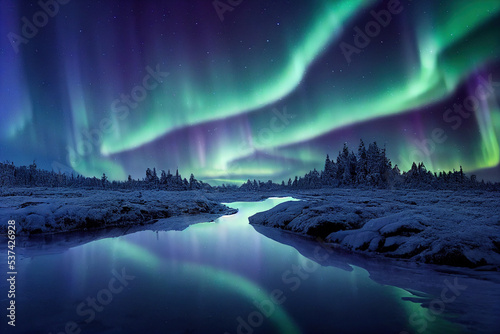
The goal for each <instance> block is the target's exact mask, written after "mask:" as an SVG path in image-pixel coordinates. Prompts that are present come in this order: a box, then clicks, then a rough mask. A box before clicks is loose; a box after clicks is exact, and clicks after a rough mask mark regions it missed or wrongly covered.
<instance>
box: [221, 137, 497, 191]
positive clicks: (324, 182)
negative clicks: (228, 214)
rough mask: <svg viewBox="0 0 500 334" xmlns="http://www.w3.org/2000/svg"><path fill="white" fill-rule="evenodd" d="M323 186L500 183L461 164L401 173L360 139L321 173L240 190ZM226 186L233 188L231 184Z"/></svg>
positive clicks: (490, 187) (486, 187)
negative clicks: (355, 148)
mask: <svg viewBox="0 0 500 334" xmlns="http://www.w3.org/2000/svg"><path fill="white" fill-rule="evenodd" d="M323 187H345V188H351V187H355V188H382V189H383V188H390V189H429V190H431V189H484V190H500V184H499V183H491V182H484V181H483V180H482V181H480V182H478V181H477V179H476V176H475V175H471V176H470V177H469V176H467V175H466V174H465V173H464V172H463V170H462V167H461V166H460V170H459V171H456V170H453V171H448V172H439V173H436V172H434V173H433V172H430V171H428V170H427V169H426V167H425V165H424V164H423V163H422V162H421V163H418V164H417V163H415V162H414V163H413V165H412V167H411V169H410V170H409V171H407V172H402V173H401V171H400V169H399V167H398V166H397V165H395V166H392V163H391V161H390V159H389V158H388V157H387V155H386V150H385V147H384V148H380V147H378V145H377V143H376V142H373V143H371V144H369V145H368V148H366V147H365V144H364V142H363V140H360V144H359V147H358V151H357V154H356V153H354V152H353V151H350V150H349V148H348V146H347V144H344V147H343V149H342V151H340V152H339V154H338V156H337V158H336V159H334V160H332V159H330V157H329V155H327V156H326V159H325V166H324V169H323V170H322V171H321V172H318V171H317V170H316V169H314V170H312V171H310V172H309V173H307V174H305V175H304V176H301V177H297V176H296V177H295V179H294V180H292V179H288V182H285V181H282V182H281V185H280V184H276V183H272V182H271V181H268V182H265V183H264V182H261V181H256V180H253V181H250V180H248V181H247V182H246V183H244V184H243V185H242V186H241V187H240V189H243V190H253V191H255V190H274V189H314V188H323ZM224 188H228V189H234V187H231V186H224Z"/></svg>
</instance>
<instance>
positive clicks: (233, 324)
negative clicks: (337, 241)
mask: <svg viewBox="0 0 500 334" xmlns="http://www.w3.org/2000/svg"><path fill="white" fill-rule="evenodd" d="M288 200H292V199H291V198H271V199H268V200H266V201H263V202H247V203H245V202H239V203H231V204H230V205H229V206H231V207H235V208H238V209H239V210H240V211H239V213H238V214H236V215H232V216H225V217H221V218H220V219H218V220H217V221H215V222H214V223H202V224H196V225H191V226H190V227H188V228H187V229H186V230H184V231H160V232H153V231H141V232H137V233H134V234H129V235H125V236H121V237H117V238H107V239H102V240H98V241H93V242H90V243H87V244H84V245H80V246H77V247H74V248H70V249H67V250H64V251H63V252H59V253H55V254H49V255H36V254H35V255H30V257H24V258H18V268H17V269H18V272H19V275H18V282H17V292H18V293H17V298H16V303H17V305H18V307H17V318H16V320H17V321H16V324H17V326H16V328H15V330H14V331H13V330H12V328H9V329H8V330H9V333H53V334H56V333H221V334H223V333H231V334H233V333H283V334H285V333H286V334H294V333H315V334H318V333H400V332H403V333H404V331H407V332H417V330H418V329H419V327H417V326H418V325H421V324H419V323H418V322H417V323H413V324H412V323H411V321H410V320H409V318H410V315H412V314H415V312H421V311H419V310H421V309H422V308H421V307H420V305H419V304H418V303H414V302H411V301H405V300H403V299H402V298H403V297H409V296H411V295H410V293H408V292H407V291H405V290H403V289H399V288H396V287H392V286H388V285H380V284H378V283H376V282H374V281H372V280H371V279H370V278H369V275H368V273H367V271H365V270H364V269H362V268H359V267H353V268H354V270H352V271H346V270H342V269H339V268H335V267H326V266H320V265H318V263H316V262H313V261H311V260H309V259H307V258H305V257H304V256H302V255H301V254H300V253H299V252H298V251H297V250H296V249H295V248H293V247H290V246H287V245H284V244H281V243H278V242H276V241H274V240H272V239H269V238H267V237H265V236H264V235H262V234H260V233H258V232H257V231H256V230H255V229H254V228H253V227H252V226H251V225H249V224H248V217H249V216H251V215H253V214H255V213H257V212H259V211H264V210H268V209H270V208H272V207H274V206H275V205H278V204H279V203H282V202H284V201H288ZM325 254H326V253H323V252H318V256H322V255H325ZM2 270H3V267H2ZM1 284H2V285H1V289H2V290H1V291H2V297H1V298H0V300H1V301H2V305H6V304H5V303H6V298H5V296H4V291H6V289H7V287H6V285H5V283H4V282H2V283H1ZM2 308H3V307H2ZM3 309H4V308H3ZM4 317H5V315H3V316H2V318H4ZM415 319H417V320H418V319H419V317H418V313H417V317H416V318H415ZM422 319H423V318H422ZM422 319H420V320H422ZM5 323H6V321H2V327H1V328H2V333H4V330H3V329H5V328H6V326H5ZM425 332H426V333H454V332H458V327H457V326H456V325H454V324H451V323H449V322H446V321H444V320H442V319H439V318H437V319H435V320H434V321H432V322H429V323H428V324H427V326H426V331H425Z"/></svg>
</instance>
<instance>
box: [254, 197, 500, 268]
mask: <svg viewBox="0 0 500 334" xmlns="http://www.w3.org/2000/svg"><path fill="white" fill-rule="evenodd" d="M292 196H293V195H292ZM296 197H298V198H301V199H303V201H300V202H286V203H282V204H280V205H278V206H276V207H275V208H273V209H271V210H269V211H266V212H261V213H258V214H256V215H254V216H252V217H250V223H251V224H255V225H263V226H270V227H275V228H279V229H283V230H288V231H292V232H295V233H298V234H302V235H308V236H311V237H319V238H322V239H324V240H325V241H326V242H329V243H331V244H336V245H340V246H341V247H343V248H345V249H349V250H353V251H360V252H369V253H376V254H382V255H385V256H388V257H392V258H403V259H410V260H412V261H417V262H425V263H433V264H446V265H451V266H456V267H471V268H481V269H484V270H500V209H499V208H498V203H500V194H498V193H491V192H454V191H433V192H430V191H410V192H409V191H391V190H369V191H368V190H358V189H355V190H353V189H335V190H332V191H328V192H327V191H324V190H321V191H319V192H318V193H316V194H313V193H312V192H308V193H303V194H301V195H300V196H296Z"/></svg>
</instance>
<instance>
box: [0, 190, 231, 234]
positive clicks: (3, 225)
mask: <svg viewBox="0 0 500 334" xmlns="http://www.w3.org/2000/svg"><path fill="white" fill-rule="evenodd" d="M232 212H234V209H230V208H228V207H226V206H224V205H222V204H219V203H218V202H216V201H214V200H210V199H207V198H206V197H205V196H204V194H203V193H201V192H199V191H182V192H170V191H154V190H153V191H142V192H141V191H130V192H125V191H103V190H83V189H68V188H25V189H22V188H21V189H1V190H0V234H2V233H6V230H7V222H8V220H15V221H16V227H17V231H16V233H17V234H18V235H26V234H37V233H52V232H64V231H72V230H83V229H94V228H106V227H112V226H129V227H130V226H137V225H144V224H155V226H157V227H156V228H157V229H169V228H170V227H169V225H172V224H174V225H176V226H177V225H179V224H181V225H183V224H184V223H185V221H186V220H185V219H181V220H179V219H172V218H174V217H191V216H194V215H196V216H199V215H202V217H203V221H206V220H213V219H215V218H217V217H218V216H221V215H224V214H229V213H232ZM165 219H167V220H165ZM190 221H191V220H188V222H190Z"/></svg>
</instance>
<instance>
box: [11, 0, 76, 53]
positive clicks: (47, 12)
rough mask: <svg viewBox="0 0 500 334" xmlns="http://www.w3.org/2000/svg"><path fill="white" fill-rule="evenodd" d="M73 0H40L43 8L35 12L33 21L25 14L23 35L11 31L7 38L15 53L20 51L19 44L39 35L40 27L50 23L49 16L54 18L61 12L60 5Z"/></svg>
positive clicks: (39, 2)
mask: <svg viewBox="0 0 500 334" xmlns="http://www.w3.org/2000/svg"><path fill="white" fill-rule="evenodd" d="M70 1H71V0H46V1H44V0H40V1H38V6H40V8H41V10H39V11H38V12H36V13H35V14H33V17H32V19H31V21H30V20H29V19H28V18H27V17H26V16H23V17H22V18H21V22H22V23H23V26H22V28H21V35H22V36H20V35H18V34H16V33H14V32H9V33H8V34H7V38H8V39H9V42H10V44H11V45H12V48H13V49H14V52H15V53H19V46H20V45H21V44H28V42H29V41H30V40H31V39H33V38H35V36H36V35H38V32H39V29H40V28H43V27H45V26H46V25H47V24H48V23H49V20H50V19H49V18H53V17H55V16H56V15H57V13H59V9H60V5H66V4H67V3H68V2H70Z"/></svg>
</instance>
